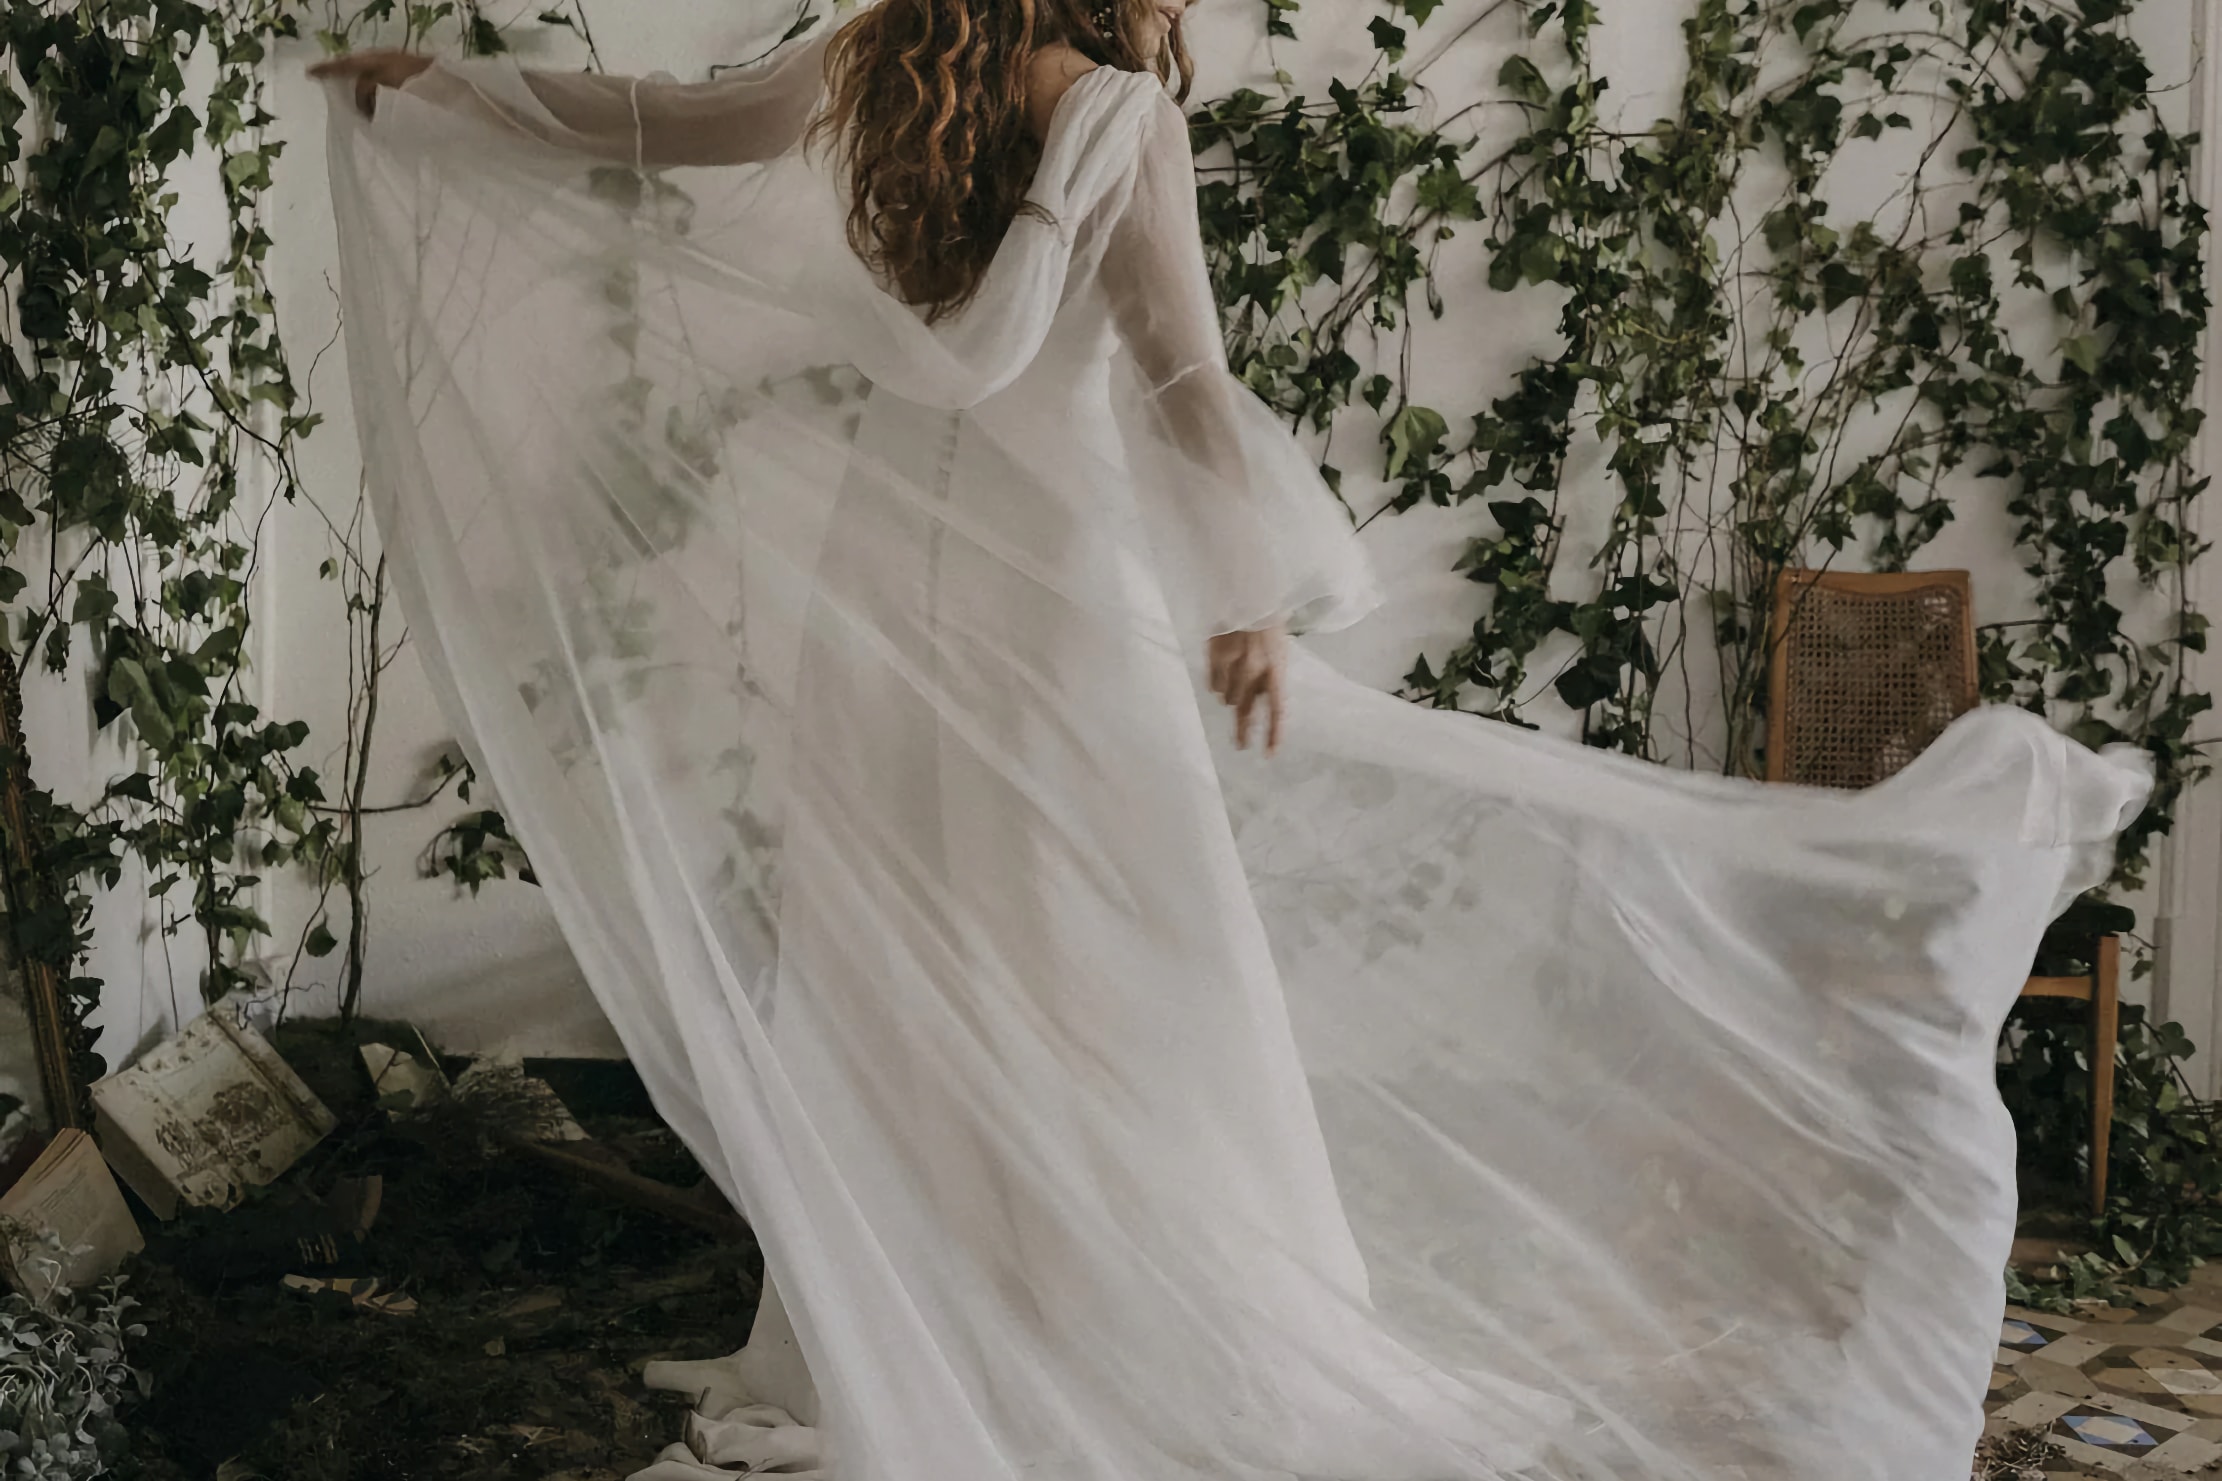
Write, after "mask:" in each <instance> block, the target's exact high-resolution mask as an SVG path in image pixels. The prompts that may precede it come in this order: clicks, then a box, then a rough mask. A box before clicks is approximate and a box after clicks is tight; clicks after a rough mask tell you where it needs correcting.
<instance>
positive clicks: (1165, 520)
mask: <svg viewBox="0 0 2222 1481" xmlns="http://www.w3.org/2000/svg"><path fill="white" fill-rule="evenodd" d="M1099 272H1100V280H1101V282H1102V285H1103V289H1104V291H1105V293H1106V295H1107V296H1108V298H1109V301H1110V308H1111V315H1112V319H1113V322H1114V324H1115V325H1116V327H1117V331H1118V335H1119V339H1120V341H1121V345H1122V349H1123V353H1122V354H1121V355H1120V356H1119V357H1118V360H1119V363H1118V364H1116V365H1115V366H1114V376H1113V394H1114V398H1115V403H1116V405H1117V409H1118V413H1119V421H1120V426H1121V432H1122V435H1123V438H1124V440H1125V443H1126V449H1127V455H1128V459H1129V464H1130V466H1131V468H1132V469H1133V472H1134V474H1135V477H1136V494H1137V498H1138V500H1139V502H1140V504H1141V507H1142V515H1143V520H1144V523H1145V525H1146V527H1147V528H1148V531H1149V537H1150V541H1151V544H1152V546H1153V548H1154V554H1155V556H1156V558H1157V563H1158V566H1159V568H1160V570H1161V572H1162V573H1163V576H1164V580H1165V584H1166V589H1167V595H1168V598H1169V599H1170V601H1171V605H1172V607H1173V615H1174V618H1175V620H1176V622H1178V623H1180V624H1181V625H1182V627H1183V628H1184V629H1185V630H1186V631H1187V633H1188V634H1189V635H1191V636H1209V635H1211V634H1214V633H1222V632H1235V631H1240V630H1244V629H1250V628H1258V627H1264V626H1268V625H1270V624H1273V623H1281V624H1285V625H1287V626H1288V627H1290V628H1291V629H1293V630H1297V631H1304V630H1312V631H1318V630H1323V629H1328V628H1335V627H1343V626H1347V625H1349V624H1350V623H1352V622H1355V621H1356V620H1357V619H1358V618H1359V617H1362V616H1363V615H1365V613H1366V612H1368V611H1370V610H1371V609H1372V608H1373V607H1375V606H1377V605H1378V604H1379V601H1380V596H1379V593H1378V590H1377V588H1376V587H1375V585H1374V581H1373V574H1372V570H1371V567H1370V565H1369V563H1368V562H1367V560H1366V557H1365V554H1364V551H1363V550H1362V549H1361V547H1360V545H1359V543H1358V539H1357V535H1356V533H1355V532H1354V531H1353V530H1352V528H1351V526H1350V521H1349V517H1348V515H1347V513H1346V511H1345V510H1344V509H1343V507H1342V505H1341V503H1340V501H1338V500H1337V499H1336V498H1335V496H1334V495H1333V493H1331V492H1330V491H1329V490H1328V488H1327V486H1326V483H1325V482H1324V480H1323V479H1322V478H1321V477H1320V474H1319V470H1318V467H1317V466H1316V465H1315V463H1314V462H1313V460H1312V458H1311V457H1310V455H1309V454H1307V453H1306V452H1305V451H1304V449H1303V448H1302V447H1301V446H1299V445H1298V443H1297V442H1296V440H1295V438H1294V436H1293V435H1292V434H1291V433H1290V431H1289V429H1288V428H1286V427H1284V426H1283V425H1282V424H1281V422H1280V421H1279V419H1278V418H1276V417H1275V416H1274V415H1273V413H1272V411H1271V410H1270V409H1269V408H1268V407H1267V406H1266V405H1265V403H1264V402H1262V401H1260V400H1259V399H1258V398H1257V397H1256V396H1255V395H1254V394H1252V393H1251V391H1250V389H1249V388H1248V387H1247V386H1245V385H1243V384H1242V382H1241V381H1239V380H1237V379H1236V378H1235V376H1234V374H1233V372H1232V371H1231V370H1229V368H1228V365H1227V353H1226V345H1225V342H1224V340H1223V339H1222V337H1221V329H1220V320H1219V311H1218V305H1217V304H1216V302H1215V301H1214V300H1213V297H1212V291H1211V279H1210V274H1209V273H1208V272H1207V271H1206V269H1205V264H1204V255H1203V238H1202V231H1201V228H1200V225H1199V222H1198V218H1197V212H1196V168H1195V158H1194V155H1193V153H1192V152H1191V149H1190V146H1189V142H1188V126H1187V121H1186V119H1184V118H1183V117H1182V116H1181V112H1180V109H1179V107H1178V106H1177V105H1175V104H1174V103H1173V102H1172V100H1171V99H1170V98H1164V99H1161V100H1160V102H1159V106H1157V107H1156V108H1155V109H1154V110H1153V111H1152V113H1151V116H1150V119H1149V121H1148V123H1147V125H1146V126H1145V128H1144V130H1143V137H1142V142H1141V148H1140V155H1139V160H1138V163H1137V168H1136V174H1135V180H1134V188H1133V190H1132V192H1131V194H1130V195H1129V196H1128V197H1127V199H1126V202H1125V205H1124V207H1123V209H1122V210H1121V212H1120V214H1119V216H1118V218H1117V220H1116V221H1115V222H1114V223H1113V225H1112V226H1111V228H1110V232H1109V235H1108V238H1107V241H1106V244H1105V247H1104V254H1103V259H1102V265H1101V268H1100V270H1099Z"/></svg>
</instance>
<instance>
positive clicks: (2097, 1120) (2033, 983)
mask: <svg viewBox="0 0 2222 1481" xmlns="http://www.w3.org/2000/svg"><path fill="white" fill-rule="evenodd" d="M2121 987H2122V939H2121V937H2119V936H2101V937H2099V938H2098V942H2097V944H2096V945H2095V946H2094V947H2093V948H2092V950H2091V970H2090V971H2089V972H2088V973H2085V974H2084V975H2082V976H2079V977H2032V978H2030V979H2029V980H2028V981H2027V982H2025V983H2023V984H2022V989H2021V995H2022V996H2023V997H2025V998H2068V999H2072V1000H2073V1001H2076V1002H2081V1003H2089V1004H2090V1005H2091V1214H2092V1217H2094V1218H2096V1217H2097V1216H2098V1215H2100V1214H2103V1213H2105V1212H2106V1159H2107V1152H2108V1149H2109V1146H2110V1144H2111V1142H2112V1139H2113V1131H2114V1047H2115V1043H2116V1041H2117V1040H2118V1039H2119V1038H2120V1036H2121V1024H2122V1018H2121Z"/></svg>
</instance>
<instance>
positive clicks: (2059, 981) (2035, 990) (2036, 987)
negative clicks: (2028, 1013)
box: [2021, 973, 2097, 1003]
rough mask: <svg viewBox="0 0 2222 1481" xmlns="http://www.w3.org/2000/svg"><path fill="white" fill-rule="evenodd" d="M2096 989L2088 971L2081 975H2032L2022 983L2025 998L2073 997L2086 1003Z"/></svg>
mask: <svg viewBox="0 0 2222 1481" xmlns="http://www.w3.org/2000/svg"><path fill="white" fill-rule="evenodd" d="M2096 991H2097V989H2096V988H2094V987H2093V986H2092V982H2091V977H2090V975H2089V974H2088V973H2086V974H2085V975H2083V976H2081V977H2032V978H2030V979H2029V980H2028V981H2027V982H2025V983H2023V984H2022V987H2021V995H2022V996H2023V997H2025V998H2073V999H2074V1000H2075V1001H2077V1002H2079V1003H2088V1002H2090V1001H2091V998H2092V996H2093V994H2094V993H2095V992H2096Z"/></svg>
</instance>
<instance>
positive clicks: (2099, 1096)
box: [2091, 936, 2122, 1218]
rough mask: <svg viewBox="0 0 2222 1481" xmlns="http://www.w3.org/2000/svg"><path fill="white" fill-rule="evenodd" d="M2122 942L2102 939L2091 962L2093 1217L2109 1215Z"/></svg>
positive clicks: (2111, 937) (2117, 938) (2119, 1024)
mask: <svg viewBox="0 0 2222 1481" xmlns="http://www.w3.org/2000/svg"><path fill="white" fill-rule="evenodd" d="M2121 970H2122V942H2121V938H2120V937H2118V936H2101V937H2099V939H2098V947H2097V950H2095V951H2094V952H2093V953H2092V961H2091V1216H2092V1217H2093V1218H2097V1217H2099V1216H2100V1215H2103V1214H2104V1213H2105V1212H2106V1161H2107V1151H2108V1147H2109V1144H2110V1143H2111V1142H2112V1140H2113V1132H2114V1045H2115V1040H2116V1037H2117V1036H2118V1035H2119V1034H2120V1032H2121Z"/></svg>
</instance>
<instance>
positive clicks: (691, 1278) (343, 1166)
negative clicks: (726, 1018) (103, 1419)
mask: <svg viewBox="0 0 2222 1481" xmlns="http://www.w3.org/2000/svg"><path fill="white" fill-rule="evenodd" d="M360 1039H373V1040H380V1039H382V1040H384V1041H386V1042H393V1043H408V1042H410V1041H409V1040H408V1039H406V1038H403V1037H399V1036H398V1035H396V1034H395V1033H394V1032H393V1031H392V1029H391V1028H390V1026H385V1025H376V1024H370V1025H360V1026H358V1027H357V1028H356V1029H355V1030H353V1031H351V1032H349V1033H346V1034H342V1033H341V1032H339V1031H338V1030H337V1029H336V1028H335V1026H334V1025H332V1024H330V1023H311V1024H299V1025H288V1026H284V1027H281V1029H280V1030H279V1032H278V1033H277V1035H276V1036H275V1042H276V1044H277V1046H278V1048H279V1050H280V1052H281V1053H282V1054H284V1055H285V1057H286V1058H287V1059H288V1061H289V1062H291V1063H292V1064H293V1066H294V1067H295V1069H296V1070H298V1071H299V1072H300V1073H301V1074H302V1076H303V1078H305V1079H306V1080H308V1081H309V1083H310V1085H311V1086H312V1088H313V1089H315V1091H316V1092H317V1094H318V1096H319V1097H320V1098H321V1099H322V1100H323V1101H324V1102H325V1104H326V1105H328V1106H329V1107H330V1108H331V1109H332V1110H333V1111H334V1112H335V1113H336V1114H337V1115H338V1117H339V1121H340V1124H339V1127H338V1129H337V1130H335V1131H334V1132H333V1133H332V1134H331V1135H330V1136H328V1137H327V1138H325V1140H324V1141H323V1142H322V1143H321V1144H320V1145H319V1146H318V1147H317V1148H316V1149H315V1150H314V1151H313V1152H311V1153H310V1154H309V1155H308V1156H307V1157H306V1158H304V1159H303V1160H302V1162H301V1163H299V1164H298V1165H297V1166H296V1167H294V1168H293V1169H292V1170H291V1171H290V1172H289V1173H288V1174H287V1175H286V1176H285V1177H284V1178H283V1179H281V1180H280V1181H279V1182H278V1183H276V1184H274V1185H273V1186H272V1187H270V1188H267V1189H263V1190H259V1192H258V1196H256V1197H254V1198H253V1199H251V1200H250V1201H249V1202H247V1203H246V1204H243V1205H242V1206H241V1207H239V1208H237V1209H234V1210H232V1211H230V1212H228V1213H220V1214H219V1213H209V1212H205V1211H187V1212H184V1213H181V1215H180V1216H179V1217H178V1218H177V1219H175V1220H173V1221H172V1222H170V1223H168V1224H161V1223H160V1222H159V1221H158V1220H156V1219H155V1218H154V1217H153V1216H152V1215H151V1214H149V1213H147V1212H146V1211H145V1210H144V1209H140V1210H137V1212H138V1213H139V1215H140V1220H141V1224H142V1226H143V1227H144V1228H145V1229H146V1231H147V1234H148V1248H147V1251H146V1253H145V1254H144V1255H143V1256H141V1257H139V1258H137V1259H136V1260H135V1261H134V1262H133V1264H132V1265H131V1266H130V1267H128V1274H129V1276H130V1286H129V1289H130V1290H131V1292H132V1294H134V1295H136V1296H137V1297H138V1299H139V1300H140V1301H142V1302H143V1303H145V1305H144V1308H143V1310H142V1311H140V1312H137V1313H134V1315H136V1316H138V1317H139V1318H140V1319H141V1320H143V1321H144V1322H145V1323H146V1326H147V1335H146V1336H145V1337H144V1338H142V1339H140V1340H139V1342H138V1343H137V1344H136V1345H135V1348H134V1350H133V1354H132V1356H133V1360H134V1361H135V1362H136V1363H138V1364H140V1365H141V1366H143V1367H145V1368H146V1369H147V1370H148V1371H149V1372H150V1373H151V1375H152V1377H153V1380H154V1385H155V1387H154V1396H153V1398H152V1399H151V1400H149V1401H148V1402H147V1403H145V1404H144V1405H142V1406H140V1407H139V1408H137V1409H136V1410H134V1411H132V1412H130V1413H129V1414H127V1415H126V1416H125V1423H126V1426H127V1428H128V1429H129V1431H130V1433H131V1437H132V1454H131V1456H130V1458H129V1459H128V1460H127V1461H126V1462H125V1464H124V1465H123V1467H122V1468H121V1470H120V1472H119V1474H120V1475H122V1476H124V1477H126V1478H142V1481H209V1478H213V1477H217V1476H218V1473H219V1471H221V1481H256V1478H267V1481H437V1478H446V1477H469V1478H472V1481H606V1478H617V1477H621V1476H623V1475H625V1474H626V1473H627V1472H629V1471H631V1470H635V1469H637V1468H639V1467H640V1466H642V1465H645V1464H646V1463H647V1462H648V1461H650V1460H652V1459H653V1458H654V1456H655V1454H656V1452H657V1451H658V1450H659V1449H661V1448H662V1447H663V1446H664V1445H666V1444H668V1443H670V1442H671V1441H672V1440H674V1439H676V1438H677V1437H678V1435H679V1431H680V1424H681V1419H682V1416H683V1415H684V1413H685V1410H686V1407H687V1401H686V1399H685V1398H684V1397H683V1396H681V1395H676V1394H661V1393H650V1392H649V1391H647V1390H645V1389H644V1388H643V1387H642V1386H641V1383H640V1369H641V1366H642V1365H643V1364H644V1363H645V1362H647V1361H648V1360H650V1359H652V1358H661V1357H679V1358H704V1357H715V1356H719V1355H722V1354H725V1353H728V1352H731V1351H732V1350H733V1349H734V1348H736V1347H738V1346H740V1344H741V1342H742V1340H743V1338H744V1337H745V1336H746V1335H747V1332H748V1327H749V1322H750V1320H751V1318H752V1316H753V1315H754V1311H755V1306H756V1297H757V1293H758V1290H759V1289H760V1282H761V1278H762V1268H763V1267H762V1261H761V1258H760V1256H759V1255H758V1252H757V1250H756V1248H755V1246H754V1244H753V1242H752V1241H749V1240H747V1239H746V1238H745V1237H744V1238H731V1237H727V1238H720V1237H717V1236H715V1235H712V1234H708V1233H704V1232H701V1231H699V1230H697V1229H694V1228H690V1227H687V1226H685V1225H683V1224H681V1223H678V1222H674V1221H673V1220H671V1219H669V1218H667V1217H664V1216H661V1215H658V1214H654V1213H649V1212H644V1211H642V1210H641V1209H639V1208H637V1207H634V1206H632V1205H630V1204H628V1203H627V1202H625V1201H622V1200H620V1199H618V1198H616V1197H613V1196H612V1195H610V1194H609V1193H607V1192H604V1191H601V1190H599V1189H597V1188H595V1187H593V1186H591V1185H589V1184H586V1183H582V1182H581V1181H580V1180H579V1179H577V1178H576V1177H574V1176H572V1175H570V1174H568V1173H566V1172H565V1171H563V1170H560V1169H557V1168H552V1167H548V1166H545V1165H542V1164H541V1163H540V1162H538V1161H536V1160H534V1159H531V1158H528V1157H525V1156H522V1155H520V1154H519V1153H517V1152H516V1151H515V1150H513V1149H510V1148H508V1147H506V1146H504V1145H502V1143H501V1142H500V1141H499V1138H498V1135H497V1134H496V1133H498V1131H499V1129H500V1128H499V1127H498V1126H494V1125H491V1124H490V1118H491V1113H490V1112H489V1111H488V1109H487V1108H486V1107H484V1106H483V1105H478V1104H474V1103H465V1104H460V1105H459V1104H452V1103H451V1104H450V1105H448V1106H447V1107H446V1108H445V1109H436V1110H432V1111H426V1112H420V1113H417V1114H414V1115H408V1116H402V1115H395V1114H391V1113H389V1111H388V1110H386V1109H383V1108H381V1106H380V1104H379V1102H378V1099H377V1097H376V1095H375V1094H374V1092H373V1088H372V1086H371V1083H370V1079H369V1076H368V1074H367V1072H366V1071H365V1070H364V1069H363V1067H362V1062H361V1059H360V1056H359V1055H358V1053H357V1052H356V1043H357V1041H358V1040H360ZM526 1068H527V1070H528V1071H529V1072H531V1073H535V1074H538V1075H540V1076H541V1077H542V1078H544V1079H546V1080H547V1081H548V1082H549V1083H550V1084H551V1085H552V1086H553V1088H554V1089H555V1090H556V1092H557V1093H558V1094H559V1095H560V1096H561V1097H562V1099H563V1100H564V1102H565V1104H566V1105H567V1106H568V1107H569V1108H570V1110H571V1111H572V1113H573V1114H574V1115H575V1116H576V1118H577V1119H578V1121H579V1123H580V1124H581V1125H582V1126H584V1127H585V1129H586V1130H587V1131H588V1132H589V1133H591V1134H592V1136H593V1137H594V1139H595V1141H596V1142H597V1143H600V1144H601V1145H602V1146H603V1147H604V1148H609V1149H614V1150H615V1151H616V1152H618V1153H620V1154H621V1155H622V1157H623V1159H624V1162H625V1163H626V1164H627V1165H629V1166H630V1168H631V1169H632V1171H634V1172H635V1173H639V1174H642V1175H645V1176H647V1177H651V1178H654V1179H657V1180H658V1181H660V1182H664V1183H667V1184H670V1185H671V1186H673V1187H674V1188H679V1189H686V1188H689V1187H691V1186H693V1185H695V1184H697V1183H698V1181H699V1179H700V1176H701V1174H700V1171H699V1169H698V1168H696V1167H695V1165H694V1163H693V1161H692V1159H691V1158H690V1157H688V1155H687V1153H686V1151H685V1150H684V1148H682V1147H681V1146H680V1145H679V1143H678V1140H677V1138H676V1137H674V1136H673V1135H672V1133H671V1132H670V1131H669V1130H668V1129H667V1128H666V1127H664V1126H663V1124H662V1123H661V1122H660V1121H658V1120H657V1119H656V1118H655V1116H654V1114H653V1112H652V1111H651V1109H650V1108H649V1106H648V1103H647V1099H646V1096H645V1095H644V1094H643V1093H642V1092H641V1090H640V1086H639V1082H638V1081H637V1080H636V1079H634V1078H633V1077H632V1075H631V1071H630V1070H629V1069H628V1068H627V1067H625V1066H622V1065H590V1064H577V1063H572V1064H563V1063H551V1064H545V1065H540V1064H533V1063H531V1062H529V1061H528V1063H527V1066H526ZM373 1175H375V1176H376V1177H377V1178H378V1179H379V1203H378V1209H377V1213H376V1216H375V1218H374V1220H373V1221H372V1223H371V1226H370V1229H369V1231H368V1233H367V1235H365V1236H363V1237H362V1238H360V1239H359V1240H357V1239H355V1238H353V1237H352V1236H351V1235H346V1236H343V1237H339V1238H337V1239H333V1240H331V1241H330V1242H329V1243H326V1242H325V1238H324V1236H325V1234H326V1232H327V1231H329V1230H330V1229H331V1228H333V1227H335V1226H337V1225H340V1224H344V1223H346V1222H347V1221H346V1220H345V1219H343V1218H337V1217H335V1216H334V1215H333V1214H332V1213H331V1212H330V1208H329V1206H328V1203H327V1201H328V1200H331V1199H332V1198H333V1196H334V1194H335V1193H338V1194H341V1195H343V1196H344V1195H345V1194H347V1193H348V1192H349V1191H350V1190H352V1191H353V1192H355V1193H356V1194H359V1193H360V1191H361V1189H362V1188H363V1186H364V1184H363V1182H362V1181H360V1180H364V1179H367V1178H369V1177H371V1176H373ZM328 1255H331V1256H336V1258H329V1259H328V1258H327V1256H328ZM288 1275H298V1276H310V1277H335V1276H337V1277H373V1278H375V1279H376V1281H377V1283H378V1284H377V1286H376V1288H375V1291H374V1293H373V1299H374V1300H375V1299H378V1298H400V1304H402V1305H404V1306H405V1305H406V1303H407V1302H408V1301H413V1302H414V1303H415V1309H414V1311H413V1313H410V1314H395V1313H394V1312H392V1311H380V1310H372V1309H365V1308H364V1307H363V1306H362V1305H359V1304H358V1303H356V1302H355V1301H354V1300H352V1299H351V1298H350V1296H349V1295H348V1294H343V1293H334V1292H330V1291H319V1292H305V1291H301V1290H296V1289H292V1288H289V1287H288V1286H287V1285H286V1284H284V1278H285V1277H286V1276H288Z"/></svg>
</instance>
